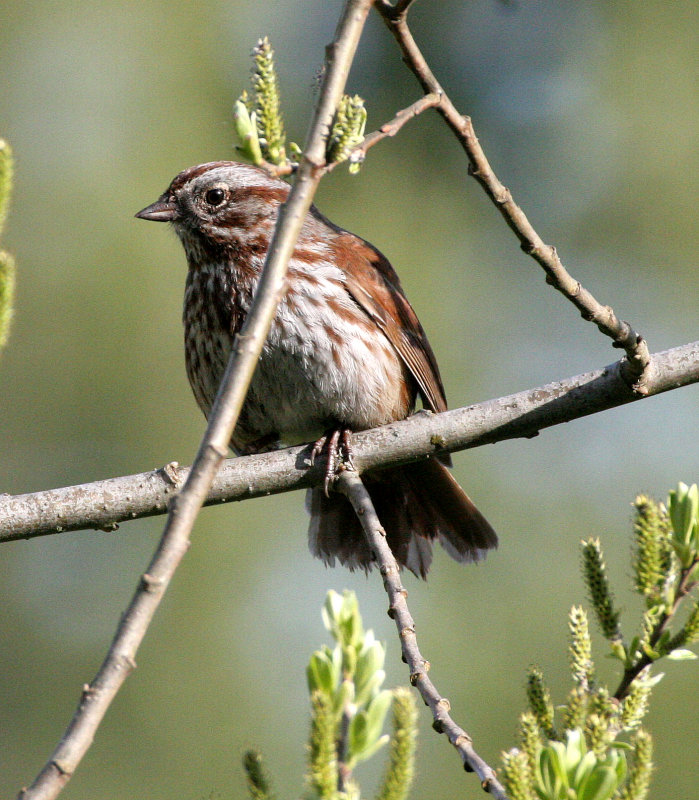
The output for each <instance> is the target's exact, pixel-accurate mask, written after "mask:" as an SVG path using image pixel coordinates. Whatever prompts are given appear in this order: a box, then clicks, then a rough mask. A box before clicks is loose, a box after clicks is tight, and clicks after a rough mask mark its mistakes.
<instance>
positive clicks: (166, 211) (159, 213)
mask: <svg viewBox="0 0 699 800" xmlns="http://www.w3.org/2000/svg"><path fill="white" fill-rule="evenodd" d="M136 216H137V217H138V218H139V219H149V220H151V221H152V222H173V221H174V220H176V219H177V217H178V213H177V205H176V204H175V202H174V200H171V199H169V198H167V197H165V196H163V197H161V198H160V199H158V200H156V201H155V203H151V205H149V206H146V207H145V208H144V209H142V210H141V211H139V212H138V214H136Z"/></svg>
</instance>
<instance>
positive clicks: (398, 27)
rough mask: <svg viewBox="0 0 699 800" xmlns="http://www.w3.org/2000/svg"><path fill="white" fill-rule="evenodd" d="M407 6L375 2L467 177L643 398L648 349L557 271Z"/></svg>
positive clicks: (551, 252)
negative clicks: (459, 153) (461, 154)
mask: <svg viewBox="0 0 699 800" xmlns="http://www.w3.org/2000/svg"><path fill="white" fill-rule="evenodd" d="M408 7H409V3H397V4H396V5H392V4H391V3H390V2H388V0H378V2H377V4H376V8H377V10H378V12H379V13H380V14H381V17H382V18H383V20H384V22H385V23H386V25H387V26H388V29H389V30H390V31H391V33H392V34H393V36H394V38H395V39H396V41H397V43H398V46H399V47H400V50H401V53H402V55H403V60H404V61H405V63H406V64H407V66H408V68H409V69H410V70H411V71H412V72H413V74H414V75H415V77H416V78H417V80H418V81H419V82H420V85H421V86H422V89H423V91H424V92H425V95H429V96H430V97H433V96H435V95H437V96H439V98H440V99H439V103H438V104H437V105H436V106H435V108H436V109H437V111H439V113H440V114H441V115H442V117H443V118H444V120H445V122H446V123H447V125H448V126H449V127H450V128H451V130H452V131H453V133H454V135H455V136H456V138H457V139H458V140H459V142H460V143H461V146H462V147H463V149H464V151H465V152H466V155H467V156H468V160H469V171H470V173H471V175H473V177H474V178H475V179H476V180H477V181H478V183H479V184H480V185H481V186H482V187H483V189H484V190H485V192H486V194H487V195H488V197H489V198H490V199H491V200H492V201H493V203H494V204H495V207H496V208H497V209H498V211H499V212H500V213H501V214H502V216H503V217H504V219H505V221H506V222H507V224H508V225H509V227H510V228H511V229H512V230H513V231H514V233H515V235H516V236H517V238H518V239H519V241H520V244H521V247H522V250H524V252H525V253H527V254H528V255H530V256H532V258H534V259H535V260H536V261H537V262H538V263H539V264H540V265H541V267H542V268H543V269H544V271H545V273H546V281H547V283H549V284H551V285H552V286H553V287H554V288H556V289H558V291H559V292H561V293H562V294H563V295H564V296H565V297H567V298H568V300H570V301H571V302H572V303H573V304H574V305H575V307H576V308H577V309H578V310H579V311H580V313H581V315H582V316H583V318H584V319H586V320H589V321H590V322H594V323H595V325H597V327H598V328H599V329H600V331H602V333H604V334H605V335H606V336H609V337H610V338H611V339H612V340H613V343H614V346H615V347H619V348H623V349H624V350H625V351H626V356H627V361H626V364H625V372H626V378H627V380H628V382H629V385H630V386H632V387H633V389H634V391H636V392H639V393H641V394H642V393H644V392H645V391H646V385H647V383H648V381H649V379H650V373H649V370H650V361H649V353H648V346H647V344H646V342H645V340H644V339H643V337H642V336H640V334H638V333H637V332H636V331H635V330H634V329H633V328H632V327H631V326H630V325H629V324H628V323H627V322H624V321H623V320H620V319H619V318H618V317H617V316H616V314H615V313H614V311H613V309H612V308H611V307H610V306H606V305H602V304H601V303H599V302H598V301H597V300H596V299H595V298H594V297H593V295H592V294H591V293H590V292H589V291H588V290H587V289H585V288H584V287H583V286H582V285H581V283H580V282H579V281H577V280H576V279H575V278H573V277H572V276H571V275H570V274H569V273H568V271H567V270H566V269H565V267H564V266H563V263H562V261H561V259H560V258H559V256H558V253H557V252H556V248H555V247H553V246H552V245H548V244H546V243H545V242H544V241H543V239H542V238H541V237H540V236H539V234H538V233H537V232H536V230H535V229H534V226H533V225H532V224H531V222H530V221H529V219H528V218H527V216H526V214H525V213H524V211H522V209H521V208H520V207H519V206H518V205H517V203H515V201H514V199H513V197H512V193H511V192H510V190H509V189H508V188H507V187H506V186H504V185H503V184H502V183H501V182H500V180H499V179H498V177H497V175H496V174H495V173H494V172H493V169H492V167H491V166H490V163H489V161H488V159H487V158H486V155H485V153H484V151H483V148H482V147H481V145H480V142H479V141H478V138H477V137H476V134H475V131H474V129H473V125H472V123H471V119H470V117H467V116H464V115H462V114H460V113H459V111H458V110H457V109H456V107H455V106H454V104H453V103H452V102H451V100H450V99H449V97H448V95H447V94H446V92H445V91H444V89H443V88H442V86H441V85H440V83H439V81H438V80H437V78H436V77H435V75H434V73H433V72H432V70H431V69H430V67H429V65H428V63H427V61H426V60H425V57H424V56H423V54H422V52H421V50H420V48H419V47H418V45H417V43H416V41H415V39H414V38H413V35H412V33H411V31H410V28H409V26H408Z"/></svg>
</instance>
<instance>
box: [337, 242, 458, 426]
mask: <svg viewBox="0 0 699 800" xmlns="http://www.w3.org/2000/svg"><path fill="white" fill-rule="evenodd" d="M334 245H335V249H336V252H337V262H336V263H338V264H342V265H343V272H344V273H345V280H346V284H347V289H348V291H349V293H350V294H351V295H352V297H353V298H354V300H355V301H356V303H357V304H358V305H359V306H360V307H361V308H363V309H364V311H365V312H366V313H367V314H368V315H369V316H370V317H371V318H372V319H373V320H374V321H375V322H376V324H377V325H378V327H379V328H380V330H381V331H382V332H383V333H384V335H385V336H386V338H387V339H388V341H389V342H390V343H391V344H392V345H393V347H394V348H395V349H396V352H397V353H398V355H399V356H400V358H401V359H402V361H403V362H404V363H405V365H406V367H407V368H408V369H409V370H410V372H411V374H412V376H413V377H414V378H415V381H416V382H417V385H418V388H419V392H420V395H421V397H422V401H423V403H424V405H425V408H428V409H430V410H431V411H435V412H440V411H446V410H447V401H446V397H445V395H444V387H443V385H442V379H441V377H440V375H439V367H438V366H437V360H436V359H435V357H434V353H433V352H432V348H431V347H430V343H429V342H428V341H427V336H426V335H425V332H424V331H423V329H422V325H420V321H419V320H418V318H417V314H416V313H415V312H414V311H413V308H412V306H411V305H410V303H409V302H408V300H407V298H406V296H405V294H404V293H403V289H402V288H401V285H400V281H399V280H398V276H397V275H396V273H395V270H394V269H393V267H392V266H391V265H390V263H389V262H388V260H387V259H386V258H385V257H384V256H383V255H382V254H381V253H380V252H379V251H378V250H377V249H376V248H375V247H373V246H372V245H370V244H369V243H368V242H365V241H364V240H363V239H361V238H360V237H359V236H355V235H354V234H352V233H347V232H344V231H343V232H342V233H340V235H339V236H338V237H337V238H336V239H335V241H334Z"/></svg>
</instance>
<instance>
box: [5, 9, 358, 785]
mask: <svg viewBox="0 0 699 800" xmlns="http://www.w3.org/2000/svg"><path fill="white" fill-rule="evenodd" d="M371 5H372V0H348V1H347V3H346V4H345V7H344V10H343V12H342V15H341V17H340V21H339V23H338V27H337V30H336V33H335V38H334V41H333V42H332V44H331V45H330V46H329V47H328V49H327V56H326V63H325V74H324V78H323V84H322V86H321V90H320V94H319V98H318V105H317V107H316V110H315V113H314V115H313V119H312V121H311V126H310V129H309V133H308V140H307V145H306V148H305V151H304V156H303V157H302V159H301V164H300V165H299V169H298V173H297V175H296V180H295V182H294V185H293V187H292V189H291V192H290V193H289V198H288V200H287V202H286V203H284V205H283V206H282V208H281V209H280V213H279V218H278V221H277V225H276V227H275V231H274V235H273V237H272V242H271V244H270V247H269V252H268V254H267V258H266V260H265V266H264V268H263V271H262V275H261V276H260V281H259V284H258V288H257V291H256V293H255V298H254V301H253V304H252V307H251V309H250V312H249V313H248V315H247V317H246V320H245V324H244V325H243V328H242V330H241V333H240V335H239V336H238V337H237V339H236V342H235V344H234V347H233V351H232V352H231V356H230V358H229V361H228V365H227V367H226V371H225V373H224V376H223V379H222V382H221V385H220V387H219V390H218V394H217V396H216V401H215V403H214V407H213V409H212V411H211V414H210V416H209V424H208V427H207V429H206V433H205V434H204V438H203V439H202V442H201V445H200V447H199V451H198V453H197V456H196V459H195V461H194V464H193V465H192V469H191V470H190V471H189V473H188V475H187V479H186V481H185V484H184V486H183V488H182V491H181V492H180V493H179V494H178V495H177V496H176V497H175V498H173V500H172V502H171V503H170V506H169V513H168V519H167V522H166V525H165V529H164V531H163V535H162V537H161V540H160V543H159V545H158V548H157V550H156V552H155V554H154V556H153V558H152V560H151V563H150V565H149V566H148V569H147V570H146V573H145V574H144V575H143V577H142V579H141V581H140V583H139V586H138V587H137V589H136V591H135V593H134V596H133V598H132V600H131V603H130V605H129V607H128V609H127V610H126V612H125V614H124V615H123V617H122V619H121V622H120V624H119V626H118V628H117V631H116V634H115V636H114V639H113V641H112V644H111V647H110V648H109V651H108V653H107V656H106V658H105V660H104V662H103V664H102V666H101V667H100V670H99V672H98V673H97V676H96V678H95V680H94V681H93V682H92V683H91V684H90V685H89V686H87V687H85V689H84V690H83V693H82V697H81V699H80V703H79V705H78V708H77V710H76V711H75V714H74V715H73V719H72V720H71V722H70V724H69V725H68V728H67V730H66V732H65V734H64V735H63V738H62V739H61V741H60V742H59V744H58V746H57V747H56V749H55V750H54V752H53V754H52V755H51V757H50V758H49V760H48V762H47V763H46V765H45V766H44V768H43V769H42V770H41V772H40V773H39V775H38V776H37V778H36V779H35V780H34V782H33V783H32V785H31V786H30V787H29V788H27V789H24V790H22V792H21V793H20V798H22V799H23V800H40V799H41V800H46V799H47V798H53V797H56V796H57V795H58V793H59V792H60V791H61V789H62V788H63V786H65V784H66V783H67V782H68V781H69V780H70V778H71V776H72V774H73V772H74V771H75V769H76V767H77V765H78V764H79V763H80V761H81V759H82V758H83V756H84V754H85V753H86V752H87V750H88V748H89V747H90V744H91V743H92V740H93V737H94V733H95V731H96V730H97V727H98V726H99V724H100V722H101V720H102V718H103V717H104V714H105V713H106V711H107V708H108V707H109V705H110V703H111V701H112V699H113V698H114V696H115V695H116V693H117V691H118V690H119V688H120V687H121V685H122V683H123V682H124V680H125V679H126V677H127V675H128V674H129V672H130V671H131V670H132V669H133V666H134V665H135V660H134V659H135V656H136V651H137V649H138V646H139V645H140V643H141V641H142V640H143V637H144V636H145V633H146V631H147V629H148V626H149V625H150V621H151V619H152V617H153V614H154V613H155V610H156V608H157V607H158V605H159V603H160V600H161V599H162V597H163V595H164V593H165V590H166V589H167V586H168V584H169V582H170V580H171V579H172V576H173V575H174V572H175V570H176V569H177V566H178V564H179V562H180V561H181V559H182V557H183V555H184V553H185V552H186V550H187V548H188V546H189V535H190V532H191V529H192V527H193V525H194V521H195V519H196V516H197V514H198V513H199V510H200V509H201V506H202V504H203V502H204V500H205V499H206V496H207V494H208V492H209V489H210V487H211V483H212V481H213V479H214V477H215V476H216V473H217V471H218V469H219V467H220V465H221V463H222V461H223V459H224V458H225V456H226V453H227V452H228V442H229V441H230V438H231V434H232V432H233V428H234V427H235V424H236V422H237V419H238V415H239V414H240V409H241V408H242V405H243V401H244V400H245V395H246V393H247V388H248V385H249V383H250V379H251V378H252V374H253V371H254V370H255V367H256V366H257V361H258V358H259V355H260V352H261V350H262V347H263V345H264V341H265V339H266V338H267V333H268V331H269V328H270V325H271V323H272V319H273V317H274V314H275V312H276V308H277V304H278V302H279V298H280V296H281V293H282V290H283V286H284V277H285V274H286V268H287V263H288V261H289V258H290V256H291V253H292V252H293V249H294V246H295V244H296V240H297V238H298V235H299V233H300V231H301V226H302V225H303V222H304V219H305V217H306V214H307V212H308V209H309V208H310V205H311V202H312V199H313V194H314V192H315V189H316V187H317V185H318V182H319V180H320V178H321V175H322V172H321V170H322V167H323V166H324V157H325V139H326V137H327V131H328V130H329V127H330V123H331V122H332V118H333V115H334V113H335V109H336V108H337V104H338V102H339V100H340V97H341V96H342V92H343V90H344V86H345V82H346V79H347V75H348V73H349V68H350V65H351V63H352V59H353V57H354V53H355V50H356V48H357V44H358V43H359V37H360V34H361V31H362V29H363V27H364V22H365V21H366V17H367V14H368V13H369V10H370V8H371Z"/></svg>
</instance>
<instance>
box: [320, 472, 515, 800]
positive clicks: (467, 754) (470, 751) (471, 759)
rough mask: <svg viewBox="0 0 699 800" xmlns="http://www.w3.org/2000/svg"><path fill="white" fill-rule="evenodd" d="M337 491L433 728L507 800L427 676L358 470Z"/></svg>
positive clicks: (484, 783) (397, 573)
mask: <svg viewBox="0 0 699 800" xmlns="http://www.w3.org/2000/svg"><path fill="white" fill-rule="evenodd" d="M335 488H336V490H337V491H339V492H342V494H344V495H345V496H346V497H347V499H348V500H349V501H350V503H352V507H353V508H354V510H355V512H356V514H357V516H358V518H359V521H360V522H361V524H362V528H363V530H364V535H365V536H366V538H367V540H368V542H369V547H370V548H371V551H372V553H373V554H374V558H375V560H376V563H377V564H378V567H379V571H380V572H381V577H382V578H383V585H384V589H385V590H386V594H387V595H388V600H389V607H388V615H389V616H390V617H391V618H392V619H393V620H394V621H395V623H396V628H397V629H398V635H399V637H400V646H401V651H402V653H403V660H404V661H405V663H406V664H407V665H408V669H409V670H410V683H411V684H412V685H413V686H415V687H416V688H417V690H418V691H419V692H420V695H421V696H422V699H423V700H424V701H425V704H426V705H427V706H429V708H430V711H431V712H432V716H433V718H434V722H433V724H432V727H433V728H434V729H435V730H436V731H437V733H445V734H446V735H447V738H448V739H449V742H450V743H451V744H452V745H453V746H454V747H455V748H456V750H457V751H458V753H459V755H460V756H461V759H462V761H463V763H464V768H465V769H466V770H467V771H469V772H475V773H476V775H478V778H479V779H480V782H481V786H482V787H483V789H485V791H486V792H490V794H492V795H493V797H496V798H498V799H499V800H507V798H506V795H505V790H504V789H503V788H502V786H501V785H500V783H499V782H498V779H497V776H496V774H495V771H494V770H493V769H492V767H490V766H488V764H486V762H485V761H484V760H483V759H482V758H481V757H480V756H479V755H478V753H477V752H476V751H475V750H474V748H473V741H472V739H471V737H470V736H469V735H468V734H467V733H466V731H464V730H463V728H461V727H459V726H458V725H457V724H456V723H455V722H454V720H453V719H452V718H451V716H450V714H449V710H450V706H449V701H448V700H447V699H446V698H445V697H442V696H441V695H440V694H439V692H438V691H437V689H436V687H435V685H434V684H433V683H432V681H431V680H430V679H429V677H428V675H427V671H428V670H429V662H428V661H427V660H426V659H424V658H423V657H422V655H421V654H420V650H419V648H418V644H417V637H416V636H415V623H414V621H413V618H412V616H411V615H410V611H409V609H408V603H407V600H406V598H407V596H408V593H407V592H406V591H405V589H404V588H403V585H402V583H401V579H400V570H399V568H398V564H397V563H396V560H395V558H394V557H393V553H392V552H391V548H390V547H389V546H388V542H387V541H386V533H385V531H384V529H383V527H382V526H381V522H380V521H379V518H378V517H377V515H376V511H375V509H374V505H373V503H372V502H371V497H370V496H369V493H368V492H367V490H366V488H365V486H364V484H363V483H362V479H361V478H360V477H359V475H358V474H357V473H356V472H355V471H354V470H345V471H344V472H341V473H340V475H339V476H338V478H337V481H336V483H335Z"/></svg>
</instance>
